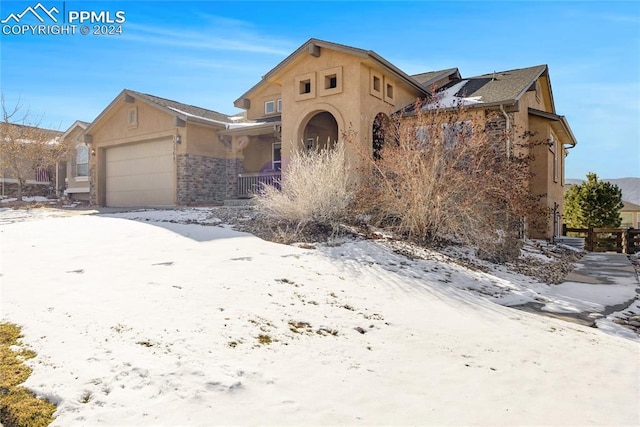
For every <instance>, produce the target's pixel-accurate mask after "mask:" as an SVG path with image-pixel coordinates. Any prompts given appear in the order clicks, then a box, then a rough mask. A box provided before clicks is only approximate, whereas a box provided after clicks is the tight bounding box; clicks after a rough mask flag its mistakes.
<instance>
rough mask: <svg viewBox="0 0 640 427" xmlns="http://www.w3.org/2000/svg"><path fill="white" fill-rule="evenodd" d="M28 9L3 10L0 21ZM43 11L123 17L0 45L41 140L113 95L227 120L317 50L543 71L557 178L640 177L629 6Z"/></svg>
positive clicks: (90, 7)
mask: <svg viewBox="0 0 640 427" xmlns="http://www.w3.org/2000/svg"><path fill="white" fill-rule="evenodd" d="M37 3H38V0H33V1H31V2H23V1H5V0H2V3H1V6H0V19H5V18H6V17H8V16H9V14H11V13H16V14H17V13H20V12H22V11H23V10H25V8H26V7H28V6H32V7H35V6H36V4H37ZM41 3H42V5H43V6H44V7H45V8H47V9H51V8H52V7H56V8H57V9H58V10H59V11H62V10H65V11H66V12H67V13H68V11H81V10H83V11H95V12H99V11H108V12H110V14H111V17H112V19H113V17H114V16H115V13H116V12H117V11H124V13H125V17H126V21H125V22H124V23H122V34H121V35H92V34H89V35H81V34H79V27H80V25H78V29H77V31H78V33H76V34H74V35H39V36H38V35H32V34H19V35H13V34H11V35H4V34H3V35H2V36H0V37H1V38H0V40H1V46H0V67H1V69H0V77H1V79H0V82H1V88H2V92H3V93H4V97H5V101H6V103H7V105H9V106H11V105H14V104H15V103H16V102H17V101H18V99H19V100H20V102H21V103H22V104H23V105H24V106H25V107H29V108H30V111H31V112H32V115H34V116H40V115H41V116H42V117H43V118H42V121H41V123H42V125H43V126H49V127H52V128H56V129H60V130H65V129H66V128H67V127H68V126H70V125H71V124H72V123H73V122H74V121H75V120H77V119H79V120H84V121H91V120H93V119H94V118H95V117H96V116H97V115H98V114H99V113H100V112H101V111H102V110H103V109H104V108H105V107H106V106H107V105H108V104H109V103H110V102H111V101H112V100H113V98H115V96H116V95H117V94H118V93H119V92H120V91H121V90H122V89H124V88H128V89H133V90H137V91H141V92H146V93H151V94H154V95H157V96H161V97H165V98H170V99H174V100H176V101H180V102H184V103H187V104H193V105H197V106H201V107H205V108H210V109H213V110H216V111H220V112H222V113H227V114H230V113H234V112H237V111H238V110H236V109H235V108H234V107H233V101H234V100H235V99H236V98H238V97H239V96H240V95H242V94H243V93H244V92H245V91H246V90H247V89H249V88H250V87H251V86H253V85H254V84H255V83H256V82H258V80H259V79H260V77H261V76H262V75H264V74H266V73H267V72H268V71H269V70H270V69H271V68H272V67H273V66H275V65H276V64H278V63H279V62H280V61H281V60H282V59H284V58H285V57H286V56H287V55H288V54H289V53H291V52H292V51H294V50H295V49H296V48H297V47H299V46H300V45H301V44H303V43H304V42H305V41H306V40H308V39H309V38H311V37H314V38H319V39H324V40H328V41H332V42H337V43H342V44H347V45H350V46H355V47H359V48H363V49H370V50H374V51H375V52H377V53H378V54H380V55H382V56H383V57H384V58H386V59H387V60H389V61H391V62H392V63H393V64H395V65H396V66H398V67H399V68H401V69H402V70H404V71H405V72H407V73H409V74H414V73H420V72H424V71H430V70H437V69H444V68H450V67H458V68H459V69H460V71H461V73H462V75H463V77H465V76H473V75H478V74H484V73H489V72H492V71H501V70H508V69H513V68H522V67H528V66H532V65H538V64H548V65H549V72H550V77H551V83H552V85H553V94H554V99H555V105H556V109H557V113H558V114H562V115H565V116H566V117H567V119H568V121H569V123H570V125H571V127H572V129H573V132H574V134H575V136H576V138H577V140H578V145H577V146H576V148H574V149H573V150H571V151H570V154H569V157H568V158H567V173H566V176H567V178H584V176H585V175H586V173H587V172H589V171H593V172H596V173H597V174H598V175H599V176H600V177H601V178H621V177H630V176H634V177H639V176H640V2H573V1H572V2H540V1H539V2H480V1H473V2H432V1H411V2H399V1H397V2H383V1H377V2H365V1H357V2H355V1H354V2H347V1H340V2H328V1H324V2H298V1H287V2H270V1H263V2H247V1H196V2H188V1H184V2H178V1H161V2H157V1H118V0H114V1H108V2H92V1H83V2H79V1H66V2H62V1H48V0H41ZM60 15H62V13H60ZM20 23H21V24H24V23H38V22H37V21H35V18H33V17H29V16H25V17H24V18H23V20H22V21H21V22H20ZM47 23H50V22H47ZM90 27H93V25H91V24H90Z"/></svg>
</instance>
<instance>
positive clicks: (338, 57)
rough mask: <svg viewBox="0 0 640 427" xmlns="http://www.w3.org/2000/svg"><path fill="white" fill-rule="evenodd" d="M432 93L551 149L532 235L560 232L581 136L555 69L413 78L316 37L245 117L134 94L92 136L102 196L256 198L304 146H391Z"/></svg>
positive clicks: (152, 202) (112, 200)
mask: <svg viewBox="0 0 640 427" xmlns="http://www.w3.org/2000/svg"><path fill="white" fill-rule="evenodd" d="M432 91H436V92H438V93H440V94H442V95H444V96H445V97H449V98H451V99H462V100H464V101H468V102H465V103H466V104H467V105H468V106H469V108H470V109H473V110H474V111H476V112H477V113H478V114H486V112H487V111H492V112H497V113H499V115H500V119H499V120H498V121H496V122H494V123H492V126H493V128H492V129H493V131H495V132H496V133H497V134H502V133H504V132H507V133H509V134H510V135H511V137H512V138H515V131H518V132H520V133H524V132H530V133H533V134H535V136H533V138H535V139H538V140H543V141H545V142H546V144H544V145H540V146H537V147H536V148H535V149H534V151H533V152H532V153H531V154H533V155H534V157H535V160H534V164H533V165H532V166H533V170H534V171H535V176H534V177H533V178H532V180H531V183H530V191H531V192H532V193H533V194H535V195H539V196H540V197H541V203H543V204H544V205H545V206H546V207H548V210H549V221H548V226H547V227H546V229H543V230H529V234H530V235H531V236H532V237H542V238H550V237H552V236H553V235H554V234H558V231H559V229H560V224H561V223H562V221H561V215H562V205H563V197H562V196H563V186H564V182H563V178H564V158H565V156H566V155H567V150H568V149H569V148H571V147H573V146H574V145H575V144H576V139H575V137H574V136H573V134H572V132H571V129H570V127H569V124H568V122H567V120H566V119H565V118H564V117H563V116H560V115H558V114H557V113H556V110H555V105H554V101H553V94H552V90H551V83H550V80H549V70H548V67H547V66H546V65H539V66H535V67H529V68H522V69H517V70H510V71H503V72H494V73H490V74H486V75H482V76H477V77H470V78H462V76H461V73H460V72H459V71H458V69H457V68H450V69H447V70H441V71H433V72H428V73H422V74H416V75H413V76H410V75H408V74H406V73H405V72H403V71H402V70H400V69H399V68H398V67H396V66H395V65H393V64H391V63H390V62H389V61H387V60H385V59H384V58H382V57H381V56H379V55H378V54H376V53H375V52H373V51H369V50H363V49H358V48H354V47H350V46H345V45H340V44H336V43H330V42H326V41H322V40H316V39H311V40H309V41H307V42H306V43H305V44H303V45H302V46H301V47H300V48H298V49H297V50H296V51H295V52H293V53H292V54H291V55H289V56H288V57H287V58H285V59H284V60H283V61H282V62H280V63H279V64H278V65H276V66H275V67H274V68H273V69H272V70H270V71H269V72H267V73H266V74H265V75H264V77H263V78H262V79H261V80H260V81H259V82H258V83H257V84H256V85H254V86H253V87H252V88H251V89H249V90H248V91H247V92H246V93H244V94H243V95H242V96H240V97H239V98H238V99H237V100H236V101H235V102H234V105H235V106H236V107H238V108H241V109H244V110H246V113H245V115H244V116H243V117H229V116H226V115H224V114H220V113H217V112H214V111H210V110H206V109H203V108H199V107H194V106H190V105H185V104H181V103H178V102H176V101H170V100H167V99H163V98H159V97H156V96H152V95H147V94H143V93H139V92H134V91H131V90H124V91H123V92H122V93H121V94H120V95H118V97H116V99H115V100H114V101H113V102H112V103H111V104H110V105H109V106H108V107H107V108H106V109H105V110H104V111H103V112H102V113H101V114H100V115H99V116H98V117H97V118H96V119H95V120H94V121H93V122H92V123H91V124H90V125H89V126H87V127H86V129H84V131H83V132H82V133H83V135H84V142H85V143H86V144H87V145H88V147H89V148H88V149H89V152H90V153H91V155H90V158H89V170H90V172H89V183H90V194H91V201H92V202H93V203H95V204H98V205H106V206H172V205H187V204H199V203H221V202H222V201H224V200H225V199H229V198H237V197H243V196H247V195H248V194H249V193H250V192H251V191H252V190H254V189H255V188H256V186H257V184H258V183H259V182H272V181H273V180H275V179H278V178H279V177H280V173H281V172H280V171H281V170H282V171H283V172H284V173H286V167H287V162H288V159H289V158H290V157H291V155H292V153H293V152H294V150H295V149H297V148H305V147H306V148H322V147H325V146H327V145H328V144H329V145H330V144H333V143H334V142H335V141H337V140H338V139H339V138H340V136H341V135H342V134H343V133H344V132H346V131H355V132H356V133H357V135H358V141H359V144H360V146H358V147H353V146H351V147H347V152H348V155H349V157H350V159H351V160H353V161H357V158H358V155H359V153H363V152H367V151H368V152H371V153H375V150H376V149H379V148H380V145H381V144H382V143H383V141H381V140H379V138H378V137H377V136H376V135H377V132H376V131H375V130H376V129H377V127H378V126H379V125H380V123H382V122H383V121H384V120H387V119H388V118H389V117H390V116H391V115H392V114H394V113H396V112H398V111H400V110H406V109H407V107H408V106H411V105H412V104H413V103H414V102H415V101H416V99H423V98H427V97H430V96H432ZM81 127H82V126H81V125H79V124H78V125H77V126H76V127H75V130H77V131H78V132H80V128H81ZM75 130H74V129H73V127H72V129H70V131H67V133H68V136H69V137H73V132H74V131H75ZM83 153H84V152H82V153H78V154H77V155H76V162H77V161H78V159H79V158H80V157H81V156H82V155H84V154H83ZM83 159H84V158H83ZM352 164H353V162H352ZM72 169H73V168H72ZM75 170H76V171H77V170H78V169H77V165H76V169H75ZM71 178H72V176H71V175H70V176H69V183H70V184H71V183H72V181H71ZM75 184H77V181H76V182H75V183H74V185H75Z"/></svg>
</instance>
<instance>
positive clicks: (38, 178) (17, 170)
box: [0, 123, 64, 197]
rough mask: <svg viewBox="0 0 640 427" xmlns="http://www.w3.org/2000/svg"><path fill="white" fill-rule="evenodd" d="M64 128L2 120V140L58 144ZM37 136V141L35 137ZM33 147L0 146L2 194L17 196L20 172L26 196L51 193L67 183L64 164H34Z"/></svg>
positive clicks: (1, 142)
mask: <svg viewBox="0 0 640 427" xmlns="http://www.w3.org/2000/svg"><path fill="white" fill-rule="evenodd" d="M61 136H62V132H60V131H57V130H53V129H45V128H41V127H35V126H27V125H23V124H16V123H1V135H0V144H11V143H15V142H17V143H20V144H31V143H38V142H40V143H45V144H57V143H58V140H59V138H60V137H61ZM35 140H37V142H36V141H35ZM31 156H35V154H34V153H33V152H32V150H29V149H27V148H26V147H25V148H24V149H22V148H18V149H10V150H6V147H0V197H15V196H16V195H17V193H18V176H20V175H21V176H22V178H23V180H24V182H23V187H22V195H23V196H25V197H26V196H50V195H54V194H53V193H55V190H56V189H57V188H63V187H64V175H63V173H64V165H63V164H57V163H56V164H47V165H34V163H38V162H37V161H34V158H31Z"/></svg>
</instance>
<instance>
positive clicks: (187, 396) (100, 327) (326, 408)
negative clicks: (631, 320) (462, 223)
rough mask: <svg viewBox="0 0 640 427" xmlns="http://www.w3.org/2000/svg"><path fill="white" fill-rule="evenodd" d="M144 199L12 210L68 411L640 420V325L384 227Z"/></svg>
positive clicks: (428, 421)
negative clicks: (384, 235)
mask: <svg viewBox="0 0 640 427" xmlns="http://www.w3.org/2000/svg"><path fill="white" fill-rule="evenodd" d="M5 214H7V212H6V211H5V212H0V219H1V218H2V215H5ZM126 216H127V215H112V216H98V215H77V216H68V217H55V218H50V217H47V215H46V214H42V213H41V212H39V213H34V214H33V215H32V216H31V217H29V218H26V217H20V220H18V221H6V222H2V221H0V243H1V257H2V258H1V260H2V261H1V262H2V264H1V265H0V273H1V274H2V294H1V298H2V300H1V308H2V319H3V321H11V322H14V323H17V324H19V325H21V326H22V327H23V332H24V334H25V338H24V341H25V342H26V343H27V344H28V345H29V346H31V347H32V348H33V349H34V350H35V351H36V352H37V353H38V356H37V357H36V359H33V360H32V361H31V362H30V363H31V365H32V366H33V368H34V373H33V374H32V376H31V377H30V378H29V380H28V381H27V384H26V385H27V386H28V387H30V388H31V389H33V390H34V391H35V392H36V393H38V394H39V395H41V396H46V397H48V398H49V399H51V400H52V401H54V402H55V403H57V404H58V412H57V414H56V415H57V420H56V422H55V424H56V425H61V426H69V425H148V426H156V425H167V426H173V425H189V426H192V425H193V426H196V425H198V426H204V425H216V424H241V425H247V424H251V425H255V424H261V425H264V424H268V425H276V424H277V425H283V424H289V425H301V424H305V425H306V424H315V425H318V424H322V425H329V424H331V425H335V424H361V425H372V424H394V425H398V424H403V425H406V424H412V425H434V424H437V425H532V424H536V425H638V424H640V403H639V402H640V379H639V378H640V365H639V363H640V344H638V343H637V342H632V341H629V340H625V339H621V338H618V337H613V336H610V335H605V334H604V333H602V332H600V331H598V330H595V329H592V328H586V327H582V326H579V325H573V324H569V323H564V322H562V321H558V320H555V319H550V318H543V317H539V316H535V315H530V314H527V313H523V312H518V311H515V310H513V309H508V308H505V307H501V306H499V305H496V304H494V303H491V302H489V301H486V300H484V299H481V298H479V297H476V296H474V295H473V294H471V293H469V292H463V291H460V290H457V289H455V288H454V287H451V286H448V283H447V280H450V279H447V278H448V277H450V276H447V275H446V273H442V272H438V271H431V272H429V273H427V272H425V271H407V268H403V266H404V265H403V259H402V257H400V256H399V255H397V254H395V253H393V252H392V251H390V250H387V249H385V248H384V247H382V246H380V245H376V244H375V243H373V242H366V241H363V242H351V243H345V244H343V245H341V246H337V247H326V246H319V247H318V248H317V249H302V248H297V247H293V246H283V245H277V244H273V243H269V242H265V241H262V240H260V239H258V238H256V237H254V236H251V235H249V234H243V233H238V232H235V231H233V230H231V229H229V228H227V227H222V226H215V225H209V226H203V225H193V224H177V223H170V222H153V221H150V222H147V221H136V220H130V219H125V218H124V217H126ZM129 217H130V216H129ZM382 261H384V262H382ZM382 264H384V265H386V266H387V267H386V268H383V266H382ZM389 265H395V266H397V271H393V269H390V268H388V266H389ZM442 279H447V280H442ZM451 280H455V281H458V282H463V281H465V280H466V281H468V285H469V286H472V285H474V283H477V282H478V281H482V280H485V279H484V278H482V277H479V276H478V275H477V274H475V273H474V272H471V271H466V272H465V271H463V270H460V271H458V272H457V273H456V274H455V275H454V276H453V278H452V279H451ZM458 285H461V286H462V285H465V284H464V283H458Z"/></svg>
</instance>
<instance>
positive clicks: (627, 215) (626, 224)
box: [620, 200, 640, 228]
mask: <svg viewBox="0 0 640 427" xmlns="http://www.w3.org/2000/svg"><path fill="white" fill-rule="evenodd" d="M622 203H624V206H623V207H622V209H620V217H621V218H622V223H621V224H620V227H622V228H640V206H638V205H636V204H635V203H631V202H627V201H625V200H623V201H622Z"/></svg>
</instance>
